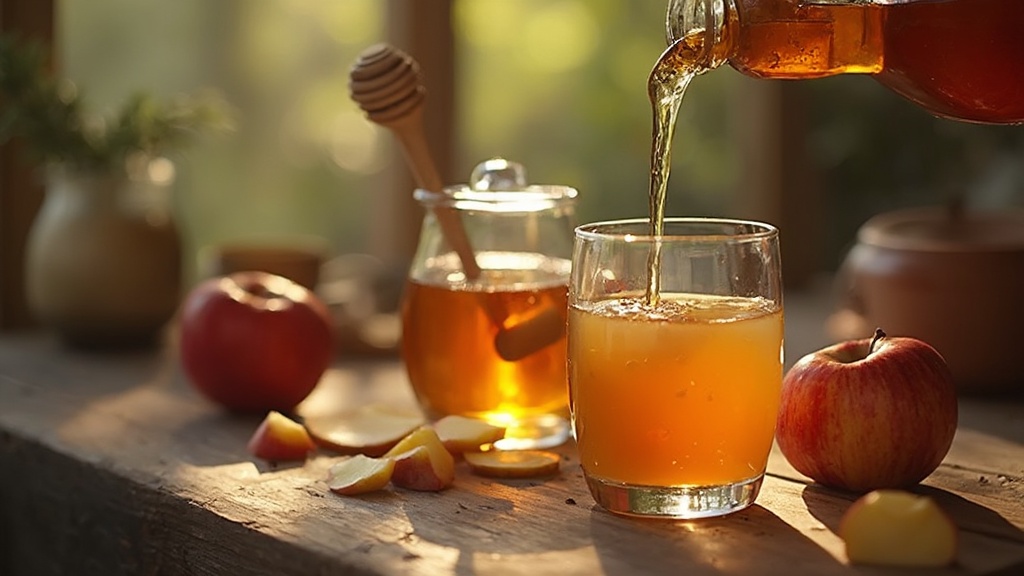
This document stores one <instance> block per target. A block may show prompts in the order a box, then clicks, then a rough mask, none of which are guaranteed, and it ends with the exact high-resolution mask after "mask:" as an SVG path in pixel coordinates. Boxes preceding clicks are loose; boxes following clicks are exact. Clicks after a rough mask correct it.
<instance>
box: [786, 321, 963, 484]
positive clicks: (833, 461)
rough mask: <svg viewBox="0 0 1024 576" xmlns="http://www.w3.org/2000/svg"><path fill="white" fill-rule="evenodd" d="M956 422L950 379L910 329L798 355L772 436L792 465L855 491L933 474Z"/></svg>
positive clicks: (936, 355)
mask: <svg viewBox="0 0 1024 576" xmlns="http://www.w3.org/2000/svg"><path fill="white" fill-rule="evenodd" d="M956 425H957V398H956V391H955V389H954V388H953V378H952V376H951V374H950V371H949V367H948V366H947V365H946V362H945V360H943V358H942V356H941V355H940V354H939V353H938V352H937V351H936V350H935V349H934V348H932V347H931V346H930V345H928V344H927V343H925V342H923V341H921V340H918V339H916V338H909V337H898V338H889V337H886V336H885V333H884V332H882V331H881V330H878V331H876V333H875V337H874V338H870V339H863V340H855V341H849V342H843V343H840V344H836V345H833V346H829V347H827V348H824V349H822V350H819V351H818V352H814V353H812V354H808V355H807V356H804V357H803V358H801V359H800V360H799V361H798V362H797V363H796V364H795V365H794V366H793V367H792V368H790V370H789V371H788V372H787V373H786V376H785V378H784V379H783V383H782V398H781V405H780V407H779V419H778V428H777V430H776V440H777V441H778V444H779V448H780V449H781V450H782V453H783V454H784V455H785V456H786V459H787V460H789V463H790V464H792V465H793V467H794V468H796V469H797V470H798V471H799V472H801V473H803V474H806V475H807V476H809V477H811V478H812V479H814V480H815V481H817V482H818V483H820V484H823V485H825V486H831V487H834V488H841V489H845V490H850V491H854V492H867V491H870V490H875V489H878V488H904V487H908V486H912V485H914V484H917V483H918V482H920V481H921V480H923V479H924V478H925V477H927V476H928V475H929V474H931V473H932V472H933V471H934V470H935V469H936V468H938V466H939V463H940V462H941V461H942V459H943V458H944V457H945V455H946V453H947V452H948V451H949V447H950V444H952V442H953V434H954V433H955V432H956Z"/></svg>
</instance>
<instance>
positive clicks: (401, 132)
mask: <svg viewBox="0 0 1024 576" xmlns="http://www.w3.org/2000/svg"><path fill="white" fill-rule="evenodd" d="M349 90H350V92H351V95H352V99H353V100H354V101H355V102H356V103H357V104H359V106H360V108H362V109H363V111H364V112H366V117H367V118H369V119H370V120H371V121H372V122H375V123H377V124H380V125H381V126H384V127H386V128H389V129H390V130H391V131H392V132H393V133H394V135H395V137H396V138H397V139H398V141H399V143H400V144H401V146H402V152H403V153H404V154H405V159H406V161H407V162H408V163H409V167H410V168H411V170H412V173H413V177H414V178H415V179H416V184H417V186H419V187H420V188H422V189H424V190H429V191H431V192H440V191H441V190H442V188H443V186H444V185H443V183H442V181H441V177H440V176H439V175H438V172H437V168H436V167H435V164H434V161H433V159H432V158H431V156H430V149H429V148H428V146H427V141H426V137H425V136H424V132H423V102H424V101H425V99H426V89H425V88H424V87H423V85H422V83H421V82H420V76H419V65H418V64H417V63H416V61H415V60H413V59H412V58H411V57H410V56H409V55H407V54H405V53H404V52H402V51H401V50H398V49H397V48H394V47H391V46H389V45H387V44H374V45H373V46H370V47H369V48H367V49H366V50H364V51H363V52H362V54H360V55H359V59H358V60H357V61H356V63H355V65H354V66H353V68H352V71H351V73H350V76H349ZM434 216H435V217H436V218H437V222H438V225H440V227H441V233H442V234H443V235H444V237H445V240H447V241H448V244H449V245H451V247H452V249H453V250H454V251H455V253H456V255H458V257H459V260H460V262H461V263H462V270H463V272H464V273H465V274H466V278H468V279H469V280H475V279H477V278H479V277H480V266H479V265H478V264H477V262H476V256H475V255H474V253H473V248H472V246H471V245H470V242H469V237H468V236H467V235H466V230H465V228H463V226H462V221H461V220H460V219H459V215H458V213H457V212H455V211H454V210H452V209H450V208H443V207H438V208H435V209H434ZM488 315H489V316H492V320H493V319H494V316H495V314H491V313H490V312H489V313H488ZM503 319H504V317H503V315H502V320H503ZM498 325H499V326H500V325H501V324H500V322H499V324H498Z"/></svg>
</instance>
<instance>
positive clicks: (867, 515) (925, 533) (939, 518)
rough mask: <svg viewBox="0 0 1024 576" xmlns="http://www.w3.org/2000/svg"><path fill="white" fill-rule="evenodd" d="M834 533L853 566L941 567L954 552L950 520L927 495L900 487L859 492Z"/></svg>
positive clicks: (954, 535) (955, 539)
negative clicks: (837, 535)
mask: <svg viewBox="0 0 1024 576" xmlns="http://www.w3.org/2000/svg"><path fill="white" fill-rule="evenodd" d="M839 537H840V538H842V539H843V543H844V544H845V545H846V555H847V558H849V560H850V562H851V563H854V564H872V565H878V566H905V567H940V566H948V565H950V564H952V563H953V561H954V560H955V559H956V554H957V542H958V532H957V527H956V524H954V523H953V520H952V519H951V518H950V517H949V516H948V515H947V514H946V513H945V512H944V511H943V510H942V509H941V508H940V507H939V506H938V504H936V503H935V501H934V500H932V499H931V498H929V497H927V496H921V495H918V494H912V493H910V492H905V491H903V490H874V491H872V492H869V493H868V494H865V495H864V496H862V497H861V498H860V499H858V500H857V501H856V502H854V503H853V505H852V506H850V507H849V508H848V509H847V510H846V512H845V513H844V514H843V517H842V519H841V520H840V521H839Z"/></svg>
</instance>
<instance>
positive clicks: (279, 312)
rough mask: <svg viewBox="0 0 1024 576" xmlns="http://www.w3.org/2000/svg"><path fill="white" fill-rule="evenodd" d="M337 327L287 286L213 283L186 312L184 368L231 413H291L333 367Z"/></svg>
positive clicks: (254, 279) (258, 275) (323, 309)
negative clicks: (334, 328)
mask: <svg viewBox="0 0 1024 576" xmlns="http://www.w3.org/2000/svg"><path fill="white" fill-rule="evenodd" d="M332 326H333V324H332V322H331V316H330V313H329V311H328V310H327V306H326V305H324V303H323V302H322V301H321V300H320V299H319V298H318V297H317V296H316V295H315V294H314V293H313V292H311V291H310V290H309V289H307V288H304V287H303V286H301V285H299V284H296V283H295V282H292V281H291V280H289V279H287V278H284V277H282V276H276V275H274V274H268V273H265V272H238V273H235V274H231V275H228V276H221V277H218V278H213V279H210V280H207V281H205V282H203V283H201V284H199V285H198V286H196V287H195V288H193V289H192V291H191V292H190V293H189V295H188V296H187V297H186V299H185V302H184V304H183V305H182V310H181V334H180V344H181V364H182V367H183V368H184V370H185V373H186V375H187V376H188V378H189V380H190V381H191V382H192V384H193V385H194V386H195V387H196V389H198V390H199V391H200V392H201V393H202V394H204V395H205V396H206V397H208V398H210V399H211V400H213V401H214V402H217V403H218V404H221V405H222V406H224V407H226V408H228V409H230V410H234V411H240V412H264V411H268V410H281V411H286V410H289V409H291V408H292V407H294V406H295V405H296V404H298V403H299V402H301V401H302V400H303V399H305V398H306V396H308V395H309V393H310V392H312V391H313V388H314V387H315V386H316V385H317V383H318V382H319V381H320V378H321V376H322V375H323V373H324V371H325V370H326V369H327V367H328V366H329V365H330V363H331V360H332V359H333V356H334V336H333V327H332Z"/></svg>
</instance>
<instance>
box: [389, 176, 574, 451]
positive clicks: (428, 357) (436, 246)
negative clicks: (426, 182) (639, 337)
mask: <svg viewBox="0 0 1024 576" xmlns="http://www.w3.org/2000/svg"><path fill="white" fill-rule="evenodd" d="M415 197H416V199H417V200H418V201H419V202H420V204H421V205H422V206H423V207H424V208H425V209H426V212H425V217H424V220H423V226H422V229H421V232H420V239H419V244H418V246H417V249H416V254H415V256H414V258H413V263H412V266H411V268H410V270H409V275H408V279H407V282H406V286H405V293H404V295H403V302H402V342H401V353H402V359H403V361H404V364H405V368H406V372H407V374H408V377H409V381H410V384H411V385H412V389H413V391H414V392H415V394H416V398H417V400H418V401H419V404H420V407H421V408H422V409H423V411H424V412H425V413H426V415H427V417H428V418H430V419H438V418H441V417H443V416H447V415H460V416H467V417H473V418H480V419H483V420H486V421H489V422H491V423H492V424H496V425H499V426H503V427H506V434H505V439H504V440H502V441H501V442H502V445H501V446H499V447H501V448H513V449H515V448H537V447H546V446H553V445H558V444H561V443H562V442H564V441H565V440H566V439H568V436H569V425H568V409H569V408H568V407H569V399H568V387H567V386H566V366H565V363H566V341H565V324H566V314H567V289H568V281H569V269H570V259H571V257H572V242H573V227H574V225H575V199H576V190H575V189H573V188H569V187H567V186H551V185H529V186H528V185H526V177H525V172H524V171H523V169H522V167H521V166H519V165H518V164H515V163H511V162H507V161H505V160H502V159H492V160H488V161H487V162H484V163H482V164H480V165H479V166H477V168H476V169H475V170H474V171H473V175H472V177H471V178H470V184H469V185H468V186H467V185H462V186H450V187H447V188H445V189H444V190H441V191H428V190H422V189H420V190H416V193H415ZM453 221H454V222H455V223H456V226H457V228H458V230H457V232H458V234H457V235H456V234H453V233H452V232H453V230H452V227H451V226H452V225H451V223H452V222H453ZM458 238H462V240H459V241H453V240H457V239H458ZM460 243H461V244H462V245H463V246H464V247H465V248H469V249H471V250H470V251H469V254H468V255H467V254H466V250H465V249H463V250H460V249H459V246H458V244H460Z"/></svg>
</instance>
